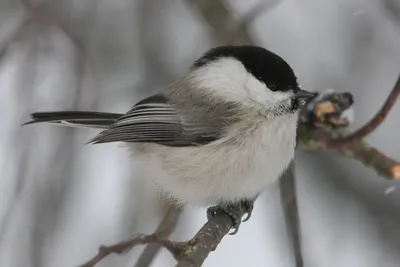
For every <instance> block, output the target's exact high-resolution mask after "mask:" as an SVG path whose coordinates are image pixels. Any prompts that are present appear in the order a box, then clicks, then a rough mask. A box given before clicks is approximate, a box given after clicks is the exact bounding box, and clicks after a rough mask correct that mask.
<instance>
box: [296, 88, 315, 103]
mask: <svg viewBox="0 0 400 267" xmlns="http://www.w3.org/2000/svg"><path fill="white" fill-rule="evenodd" d="M315 95H316V93H311V92H308V91H306V90H303V89H300V88H299V89H298V90H297V91H296V93H295V96H296V98H297V99H304V100H308V99H310V98H312V97H314V96H315Z"/></svg>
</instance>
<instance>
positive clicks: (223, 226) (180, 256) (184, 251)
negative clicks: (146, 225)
mask: <svg viewBox="0 0 400 267" xmlns="http://www.w3.org/2000/svg"><path fill="white" fill-rule="evenodd" d="M246 213H247V207H246V206H245V205H241V206H240V207H239V208H238V209H237V210H236V214H237V215H238V216H240V217H242V216H243V215H244V214H246ZM232 225H233V221H232V219H231V218H230V217H229V216H228V215H227V214H225V213H223V212H221V211H220V212H217V213H216V214H215V215H214V216H213V217H212V218H211V219H210V220H209V221H208V222H207V223H206V224H204V226H203V227H202V228H201V229H200V230H199V231H198V232H197V233H196V235H195V236H194V237H193V238H192V239H190V240H188V241H184V242H176V241H171V240H167V239H162V238H163V236H165V235H167V234H169V233H170V232H171V229H163V230H162V231H161V232H157V231H156V232H155V233H154V234H151V235H139V236H137V237H135V238H133V239H130V240H127V241H123V242H120V243H118V244H115V245H111V246H101V247H100V248H99V252H98V253H97V255H96V256H94V257H93V258H92V259H90V260H89V261H88V262H86V263H85V264H83V265H81V267H94V266H95V265H96V264H97V263H99V262H100V261H101V260H102V259H104V258H105V257H107V256H108V255H110V254H111V253H116V254H123V253H125V252H127V251H129V250H130V249H132V248H133V247H135V246H137V245H143V244H153V243H156V244H159V245H160V246H162V247H164V248H166V249H167V250H168V251H169V252H171V254H172V255H173V256H174V258H175V259H176V260H177V261H178V263H177V265H176V267H197V266H201V265H202V264H203V262H204V260H205V259H206V258H207V256H208V254H209V253H210V252H211V251H214V250H215V249H216V248H217V246H218V244H219V243H220V242H221V240H222V238H223V237H224V236H225V235H226V234H227V233H228V232H229V230H230V229H231V228H232Z"/></svg>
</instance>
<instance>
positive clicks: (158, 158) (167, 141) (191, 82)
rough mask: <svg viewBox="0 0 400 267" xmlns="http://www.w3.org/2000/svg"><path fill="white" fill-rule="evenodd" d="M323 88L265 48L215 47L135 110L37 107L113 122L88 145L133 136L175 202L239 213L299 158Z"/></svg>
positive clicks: (43, 117)
mask: <svg viewBox="0 0 400 267" xmlns="http://www.w3.org/2000/svg"><path fill="white" fill-rule="evenodd" d="M313 96H314V94H313V93H310V92H308V91H305V90H303V89H301V88H300V87H299V85H298V82H297V78H296V75H295V74H294V72H293V70H292V68H291V67H290V66H289V64H288V63H287V62H286V61H285V60H284V59H283V58H281V57H280V56H278V55H276V54H275V53H273V52H271V51H269V50H267V49H264V48H262V47H257V46H249V45H242V46H220V47H216V48H213V49H210V50H209V51H207V52H206V53H205V54H204V55H202V56H201V57H200V58H199V59H197V60H196V61H195V62H194V64H193V65H192V66H191V67H190V69H189V71H188V72H187V73H186V74H185V75H183V76H182V77H181V78H179V79H177V80H176V81H175V82H173V83H172V84H171V85H169V86H166V88H165V89H164V90H162V91H159V92H158V93H156V94H154V95H152V96H150V97H147V98H145V99H143V100H141V101H139V102H137V103H136V104H135V105H134V106H133V107H132V109H131V110H129V111H128V112H127V113H125V114H118V113H102V112H88V111H57V112H37V113H33V114H31V118H32V121H29V122H27V123H26V124H31V123H38V122H48V123H53V124H59V125H66V126H79V127H90V128H100V129H103V131H102V132H100V133H99V134H98V135H97V136H95V137H94V138H93V139H91V140H90V141H89V142H88V143H93V144H100V143H109V142H124V143H125V144H127V146H128V148H129V149H130V151H131V152H132V154H133V157H134V160H135V161H137V162H138V163H139V164H140V165H141V166H143V168H145V169H146V171H148V172H149V174H151V175H150V177H152V179H154V182H155V184H156V185H157V186H158V187H159V188H160V191H161V192H162V195H163V196H165V197H166V199H167V200H172V201H175V202H176V203H178V204H179V205H185V204H193V205H196V206H206V207H210V206H211V207H210V208H208V210H207V215H208V218H211V217H212V216H213V215H215V213H216V212H217V211H222V212H225V213H226V214H228V215H229V216H230V217H231V218H232V220H233V226H232V228H233V230H234V232H233V233H232V234H235V233H236V232H237V231H238V229H239V225H240V224H241V222H242V218H239V217H238V216H237V215H235V213H234V212H233V211H234V210H235V209H237V208H238V207H239V205H242V204H244V205H246V207H247V211H248V212H247V213H248V214H247V215H248V216H247V218H246V220H247V219H248V218H249V217H250V216H251V211H252V208H253V206H252V205H253V204H252V203H253V201H252V200H254V199H255V198H256V197H257V196H258V195H259V194H260V193H261V192H262V191H263V190H264V189H265V188H266V187H267V186H268V185H269V184H270V183H271V182H273V181H275V180H277V179H278V177H279V176H280V175H281V174H282V172H283V171H284V170H285V169H286V168H287V166H288V165H289V163H290V161H291V160H292V158H293V156H294V150H295V145H296V129H297V121H298V116H299V109H300V108H301V107H302V106H303V105H304V103H305V102H306V101H307V100H308V99H309V98H311V97H313Z"/></svg>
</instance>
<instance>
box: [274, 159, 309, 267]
mask: <svg viewBox="0 0 400 267" xmlns="http://www.w3.org/2000/svg"><path fill="white" fill-rule="evenodd" d="M295 185H296V180H295V171H294V162H292V163H291V164H290V166H289V167H288V169H287V170H286V171H285V173H284V174H283V175H282V176H281V177H280V179H279V188H280V191H281V204H282V208H283V213H284V216H285V222H286V228H287V230H288V232H289V234H290V237H291V242H292V245H293V251H294V258H295V262H296V267H303V265H304V261H303V256H302V253H301V241H300V233H299V229H300V221H299V212H298V207H297V199H296V187H295Z"/></svg>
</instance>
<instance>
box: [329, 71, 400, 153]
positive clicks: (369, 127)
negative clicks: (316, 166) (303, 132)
mask: <svg viewBox="0 0 400 267" xmlns="http://www.w3.org/2000/svg"><path fill="white" fill-rule="evenodd" d="M399 94H400V76H399V77H398V78H397V81H396V84H395V85H394V87H393V89H392V91H391V92H390V94H389V96H388V97H387V99H386V101H385V103H384V104H383V106H382V108H381V109H380V110H379V111H378V113H376V114H375V116H374V117H373V118H372V119H371V120H370V121H369V122H368V123H366V124H365V125H364V126H363V127H361V128H360V129H358V130H357V131H355V132H354V133H352V134H350V135H348V136H345V137H343V138H340V139H333V140H331V141H330V142H329V146H330V147H332V148H335V147H339V146H343V145H347V144H349V143H351V142H354V141H358V140H361V139H363V138H364V137H365V136H367V135H368V134H370V133H372V132H373V131H374V130H375V129H376V128H378V126H379V125H380V124H381V123H382V122H383V121H384V120H385V119H386V116H387V115H388V114H389V112H390V110H391V109H392V107H393V106H394V104H395V103H396V100H397V98H398V96H399Z"/></svg>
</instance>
